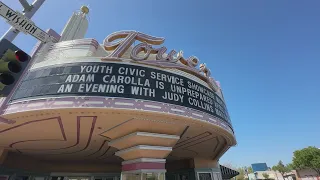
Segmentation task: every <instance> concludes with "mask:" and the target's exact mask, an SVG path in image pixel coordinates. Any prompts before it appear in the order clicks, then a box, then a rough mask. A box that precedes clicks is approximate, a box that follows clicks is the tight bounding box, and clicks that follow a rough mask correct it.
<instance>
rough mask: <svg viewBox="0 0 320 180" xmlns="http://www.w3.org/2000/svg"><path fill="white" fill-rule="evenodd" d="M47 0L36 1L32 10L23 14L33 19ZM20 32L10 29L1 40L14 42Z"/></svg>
mask: <svg viewBox="0 0 320 180" xmlns="http://www.w3.org/2000/svg"><path fill="white" fill-rule="evenodd" d="M44 1H45V0H35V1H34V2H33V3H32V9H31V10H30V11H27V12H25V13H23V15H25V16H26V17H27V18H29V19H31V18H32V16H33V15H34V14H35V13H36V12H37V10H38V9H39V8H40V6H41V5H42V4H43V3H44ZM19 32H20V31H18V30H16V29H15V28H14V27H10V29H9V30H8V31H7V32H6V33H5V34H4V35H3V36H2V37H1V39H7V40H8V41H10V42H12V41H13V40H14V39H15V38H16V37H17V35H18V34H19Z"/></svg>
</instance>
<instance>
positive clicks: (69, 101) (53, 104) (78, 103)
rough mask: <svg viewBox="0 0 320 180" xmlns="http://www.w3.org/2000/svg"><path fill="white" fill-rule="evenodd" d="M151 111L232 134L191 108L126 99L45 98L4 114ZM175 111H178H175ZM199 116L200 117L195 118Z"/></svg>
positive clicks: (19, 104)
mask: <svg viewBox="0 0 320 180" xmlns="http://www.w3.org/2000/svg"><path fill="white" fill-rule="evenodd" d="M97 102H98V103H97ZM116 102H120V103H132V104H133V106H127V105H123V104H119V103H116ZM133 107H134V110H140V111H153V112H160V113H166V114H167V113H169V114H173V115H179V116H184V117H189V118H193V119H195V120H199V121H202V122H206V123H209V124H213V125H216V126H218V127H220V128H222V129H224V130H226V131H227V132H229V133H230V134H232V135H233V134H234V132H233V130H232V126H231V125H230V124H229V123H227V122H225V121H224V120H222V119H220V118H218V117H216V116H212V115H209V114H208V113H204V112H200V111H197V110H194V109H191V108H187V107H182V106H178V105H171V104H166V103H160V102H154V101H145V100H136V99H126V98H103V97H90V96H86V97H83V96H77V97H63V98H46V99H32V100H25V101H20V102H16V103H13V104H9V105H8V106H7V108H6V109H5V114H12V113H17V112H24V111H33V110H42V109H61V108H117V109H128V110H133ZM176 109H178V110H180V111H176ZM198 114H200V115H201V116H202V117H199V116H197V115H198Z"/></svg>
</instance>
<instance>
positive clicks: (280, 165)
mask: <svg viewBox="0 0 320 180" xmlns="http://www.w3.org/2000/svg"><path fill="white" fill-rule="evenodd" d="M272 170H274V171H279V172H280V173H281V175H282V176H283V175H284V173H286V172H289V171H290V170H291V169H290V167H288V165H287V166H286V165H284V164H283V162H282V161H279V162H278V164H277V165H275V166H273V167H272Z"/></svg>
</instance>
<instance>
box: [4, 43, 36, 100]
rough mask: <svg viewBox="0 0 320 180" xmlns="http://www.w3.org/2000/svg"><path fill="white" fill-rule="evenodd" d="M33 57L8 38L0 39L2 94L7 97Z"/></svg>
mask: <svg viewBox="0 0 320 180" xmlns="http://www.w3.org/2000/svg"><path fill="white" fill-rule="evenodd" d="M30 60H31V57H30V56H29V55H28V54H27V53H25V52H24V51H22V50H21V49H19V48H18V47H17V46H15V45H14V44H13V43H11V42H10V41H8V40H6V39H2V40H1V41H0V96H2V97H7V96H8V95H9V94H10V92H11V91H12V90H13V88H14V87H15V84H16V83H17V81H18V80H19V79H20V76H21V75H22V74H23V71H24V70H25V68H26V67H27V65H28V63H29V62H30Z"/></svg>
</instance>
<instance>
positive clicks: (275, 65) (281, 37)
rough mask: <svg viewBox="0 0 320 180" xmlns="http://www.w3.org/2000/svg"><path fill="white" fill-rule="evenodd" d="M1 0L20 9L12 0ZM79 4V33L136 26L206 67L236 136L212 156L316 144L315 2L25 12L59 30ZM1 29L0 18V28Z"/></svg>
mask: <svg viewBox="0 0 320 180" xmlns="http://www.w3.org/2000/svg"><path fill="white" fill-rule="evenodd" d="M2 2H4V3H5V4H7V5H9V6H10V7H12V8H13V9H15V10H22V7H21V5H20V4H19V3H18V2H19V1H18V0H2ZM29 2H31V1H29ZM156 2H157V4H156ZM82 4H88V5H89V7H90V8H91V12H90V15H89V30H88V33H87V37H90V38H96V39H97V40H98V41H99V42H101V43H102V41H103V39H104V38H105V37H106V36H107V35H108V34H110V33H112V32H114V31H118V30H138V31H141V32H144V33H147V34H150V35H154V36H162V37H165V38H166V42H165V45H166V46H167V47H168V49H176V50H183V51H184V54H185V55H186V56H190V55H196V56H197V57H198V58H199V59H200V61H201V62H205V63H206V64H207V65H208V66H209V67H210V68H211V71H212V74H213V76H214V77H215V78H216V79H217V80H219V81H220V82H221V85H222V87H223V90H224V95H225V100H226V102H227V105H228V108H229V112H230V115H231V118H232V121H233V126H234V129H235V132H236V137H237V140H238V145H237V146H236V147H233V148H231V149H230V150H229V151H228V152H227V153H226V154H225V155H224V157H223V158H222V159H221V160H220V163H222V164H223V163H231V164H233V165H234V166H242V165H249V164H251V163H254V162H267V164H268V165H269V166H272V165H274V164H275V163H276V162H277V161H278V160H283V161H284V162H285V163H289V162H290V161H291V158H292V153H293V151H294V150H297V149H301V148H304V147H306V146H317V147H320V141H319V137H320V130H319V127H320V95H319V93H320V83H319V78H320V70H319V68H320V11H319V7H320V1H317V0H309V1H300V0H282V1H278V0H269V1H266V0H241V1H235V0H234V1H231V0H214V1H209V0H198V1H195V0H194V1H185V0H184V1H183V0H174V1H172V0H162V1H150V0H134V1H133V0H46V2H45V3H44V5H43V6H42V8H41V9H40V10H39V11H38V13H37V14H36V15H35V16H34V17H33V18H32V19H33V20H34V22H36V24H37V25H38V26H39V27H41V28H42V29H48V28H53V29H55V30H56V31H57V32H61V30H62V29H63V27H64V25H65V23H66V22H67V20H68V18H69V17H70V16H71V14H72V12H73V11H75V10H78V9H79V8H80V6H81V5H82ZM8 28H9V26H8V25H7V24H6V22H5V21H4V20H0V34H3V33H4V32H5V31H6V30H7V29H8ZM15 43H16V44H17V45H18V46H19V47H21V48H22V49H24V50H26V51H28V52H30V50H31V49H32V47H33V45H34V44H35V43H36V40H35V39H34V38H32V37H31V36H27V35H24V34H20V35H19V36H18V38H17V39H16V40H15Z"/></svg>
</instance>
